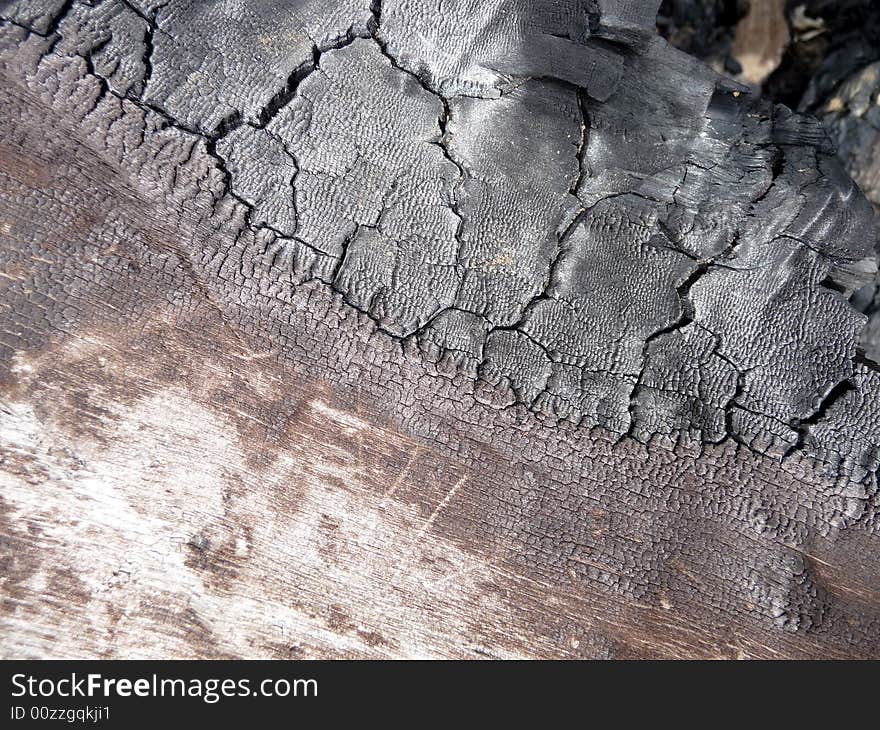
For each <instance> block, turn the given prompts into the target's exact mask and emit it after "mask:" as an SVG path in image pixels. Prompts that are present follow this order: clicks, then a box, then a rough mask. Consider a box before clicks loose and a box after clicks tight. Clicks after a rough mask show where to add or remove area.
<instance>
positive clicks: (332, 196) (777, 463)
mask: <svg viewBox="0 0 880 730" xmlns="http://www.w3.org/2000/svg"><path fill="white" fill-rule="evenodd" d="M658 6H659V0H653V1H650V0H646V1H644V2H636V1H632V0H582V1H578V0H571V1H570V2H563V3H559V2H551V1H550V0H546V1H545V2H544V1H539V2H534V1H531V2H529V1H526V0H493V1H492V2H485V1H484V0H483V1H478V0H458V1H457V2H453V1H452V0H447V1H446V2H441V3H436V2H427V1H420V0H416V1H414V0H409V1H406V0H385V1H384V2H381V3H379V2H369V1H368V0H300V1H297V2H275V3H259V2H246V1H243V2H239V3H232V2H224V3H204V2H186V1H184V0H170V1H168V0H164V1H162V2H160V1H158V0H157V1H155V2H153V1H150V0H126V1H123V0H103V1H102V2H79V1H74V2H69V1H68V2H58V1H53V0H40V1H33V2H26V1H21V2H11V3H10V2H5V3H3V4H2V6H0V8H2V10H0V17H2V19H3V20H2V26H0V76H2V82H0V89H2V104H0V125H2V129H3V130H4V132H3V135H2V137H0V189H2V191H3V195H2V197H0V287H2V297H0V325H2V326H0V485H2V486H0V488H2V492H0V506H2V510H0V519H2V526H0V536H2V538H0V546H2V548H0V549H2V560H3V566H4V568H3V580H2V584H0V596H2V612H0V622H2V623H0V626H2V629H0V631H2V637H3V641H2V644H0V645H2V647H3V649H2V651H3V654H4V656H8V657H32V656H34V657H44V656H53V657H67V656H77V657H95V656H102V657H169V656H174V657H305V656H308V657H313V656H319V657H340V656H345V657H412V656H429V657H481V656H493V657H618V658H619V657H731V658H733V657H739V658H742V657H793V658H794V657H868V656H875V657H876V656H878V654H880V591H878V586H880V491H878V483H877V479H878V467H880V398H878V394H880V368H878V365H877V363H876V362H875V361H874V360H873V359H872V357H871V356H870V354H869V353H868V352H866V351H865V350H864V348H863V346H862V345H861V344H860V337H861V336H862V330H863V329H864V327H865V324H866V316H865V314H864V313H863V312H861V311H859V309H858V308H857V307H856V306H854V303H853V301H851V299H852V297H853V295H854V293H856V292H858V291H860V290H863V287H864V286H865V285H867V284H869V283H870V281H872V279H873V277H874V276H875V275H876V270H877V263H876V261H877V240H876V229H875V228H874V226H873V210H872V208H871V205H870V203H869V202H868V201H867V200H866V199H865V198H864V196H863V195H862V193H861V192H860V191H859V189H858V188H857V187H856V186H855V184H854V183H853V182H852V180H851V179H850V178H849V177H848V176H847V174H846V173H845V172H844V171H843V169H842V167H841V165H840V162H839V161H838V158H837V157H836V156H835V154H834V152H835V149H834V144H833V143H832V140H831V139H830V137H829V135H828V133H827V132H826V131H825V129H824V128H823V127H822V126H821V125H820V124H819V123H818V122H817V121H816V120H815V119H813V118H811V117H806V116H800V115H798V114H796V113H793V112H791V111H789V110H788V109H787V108H785V107H781V106H775V105H774V104H773V103H772V102H771V101H768V100H765V99H761V98H758V97H757V96H756V95H755V94H754V93H753V92H752V91H751V90H750V89H749V88H748V87H745V86H742V85H740V84H738V83H737V82H735V81H733V80H732V79H730V78H728V77H726V76H724V75H722V74H719V73H718V72H716V71H714V70H712V69H711V68H709V67H708V66H706V65H704V64H703V63H701V62H700V61H698V60H696V59H694V58H692V57H690V56H688V55H687V54H685V53H683V52H681V51H679V50H677V49H675V48H673V47H671V46H670V45H669V44H668V43H667V42H666V41H665V40H663V39H662V38H660V37H659V36H657V35H656V31H655V20H656V13H657V9H658Z"/></svg>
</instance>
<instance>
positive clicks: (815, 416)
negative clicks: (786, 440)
mask: <svg viewBox="0 0 880 730" xmlns="http://www.w3.org/2000/svg"><path fill="white" fill-rule="evenodd" d="M854 390H856V387H855V385H853V382H852V380H850V379H849V378H844V379H843V380H841V381H840V382H839V383H838V384H837V385H835V386H834V387H833V388H832V389H831V390H829V391H828V393H827V394H826V395H825V397H824V398H823V399H822V401H821V402H820V403H819V407H818V408H817V409H816V410H815V411H814V412H813V413H812V414H811V415H810V416H807V417H806V418H801V419H795V420H794V421H792V423H791V424H790V426H791V428H792V429H794V430H795V431H796V432H797V434H798V437H797V440H796V441H795V443H794V444H792V445H791V446H790V447H789V448H788V450H787V451H786V452H785V454H784V458H787V457H788V456H790V455H791V454H793V453H794V452H796V451H802V450H803V449H804V448H805V446H806V443H807V438H808V437H809V434H810V426H815V425H816V424H817V423H818V422H819V421H821V420H822V419H823V418H825V417H826V416H827V415H828V411H829V410H831V408H832V407H833V406H834V404H835V403H837V402H838V401H839V400H840V399H841V398H843V397H845V396H846V395H847V394H848V393H851V392H852V391H854Z"/></svg>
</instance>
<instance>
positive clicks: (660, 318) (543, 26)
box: [13, 0, 876, 453]
mask: <svg viewBox="0 0 880 730" xmlns="http://www.w3.org/2000/svg"><path fill="white" fill-rule="evenodd" d="M279 7H280V6H279ZM223 8H225V9H221V7H220V6H200V5H191V4H187V3H180V2H173V1H172V2H170V3H165V4H154V5H140V4H136V3H123V2H118V1H117V0H107V1H106V2H103V3H96V4H94V6H92V5H90V4H85V3H73V4H72V5H70V6H69V7H67V8H66V9H63V8H62V9H58V10H57V12H56V13H55V14H54V15H52V14H48V15H47V14H45V13H44V15H45V16H46V17H47V18H48V20H46V19H45V18H44V16H43V15H39V13H37V12H36V10H34V11H33V12H32V11H29V10H27V9H26V8H24V6H22V7H21V8H20V9H19V11H17V14H16V15H15V16H13V20H14V22H15V23H16V24H17V25H27V23H30V24H32V25H34V29H35V30H37V31H38V32H39V30H38V28H37V27H36V26H37V25H39V27H40V28H44V31H43V33H44V35H46V36H47V42H49V41H51V44H50V51H51V52H52V53H54V54H63V55H67V56H71V57H72V56H75V55H77V54H78V55H81V56H83V57H85V58H86V59H87V64H88V68H89V71H90V73H93V74H95V75H97V76H98V77H100V78H101V79H102V80H103V83H104V84H106V88H107V90H108V91H109V92H110V93H112V94H114V95H115V96H117V97H120V98H130V99H133V100H135V102H136V103H139V104H143V108H144V110H145V114H147V115H149V114H151V113H153V112H155V113H158V114H159V115H160V117H161V118H162V119H163V120H164V122H165V123H167V124H169V125H171V126H172V127H173V128H174V129H177V130H180V132H181V133H183V134H184V135H191V136H192V137H194V138H196V139H198V140H201V142H202V143H203V144H204V146H205V150H206V152H207V153H208V154H209V155H211V156H212V157H213V159H214V161H215V163H216V165H218V166H219V172H220V175H221V177H222V179H223V181H224V183H223V187H224V189H225V191H226V192H228V193H231V194H232V195H234V197H235V200H237V201H239V202H240V203H241V204H243V205H244V206H245V207H246V217H245V220H244V225H245V226H247V227H250V228H252V229H253V230H254V231H260V229H263V230H262V231H261V233H260V236H259V241H260V243H259V244H258V245H259V246H260V249H261V251H262V255H263V256H264V257H265V258H266V260H267V261H268V267H269V268H268V271H269V272H276V273H272V276H273V277H277V276H279V274H278V273H277V272H285V271H286V272H288V273H287V274H284V275H283V276H282V278H280V279H277V281H273V283H272V286H273V287H276V286H283V285H284V284H283V282H284V281H286V282H287V285H288V286H298V285H300V284H301V283H302V282H304V281H308V280H311V279H318V280H319V281H322V282H325V283H326V284H329V285H330V286H332V287H333V288H334V289H335V290H337V291H338V292H340V293H341V294H342V295H343V297H344V299H345V301H347V302H348V303H349V304H350V305H352V306H353V307H355V308H356V309H358V310H359V311H361V312H364V313H366V314H367V315H369V316H370V318H372V319H373V320H374V321H375V322H377V323H378V325H379V326H380V327H381V328H382V329H383V330H384V331H386V332H387V333H389V334H391V335H392V336H394V337H397V338H404V339H406V338H410V337H415V339H416V341H417V342H418V343H419V344H420V345H421V347H422V349H423V351H424V354H425V355H426V356H427V357H428V358H430V359H432V360H437V361H440V360H442V361H444V362H445V363H446V365H447V369H449V368H451V370H450V372H452V371H454V370H455V369H456V368H461V369H462V370H463V371H465V372H469V373H471V374H472V375H476V377H477V378H478V381H479V382H478V386H477V390H478V394H479V397H480V398H481V399H484V400H486V402H490V403H492V404H495V405H497V406H498V407H508V406H511V405H515V404H523V405H527V406H529V407H531V408H533V409H535V410H536V411H538V412H539V413H542V414H544V415H547V416H550V417H551V418H556V419H568V420H572V421H574V422H576V423H584V424H587V425H601V426H604V427H606V428H608V429H610V430H612V431H614V432H616V433H618V434H627V435H630V436H634V437H636V438H639V439H641V440H645V441H647V440H650V439H651V437H652V436H653V435H656V434H665V435H673V436H674V435H675V434H676V433H690V434H693V435H698V437H699V438H701V439H704V440H706V441H722V440H724V439H725V438H733V439H735V440H737V441H740V442H743V443H746V444H748V445H751V446H752V447H754V448H756V449H759V450H766V449H771V448H773V449H778V450H780V451H786V452H790V451H791V450H793V449H801V448H807V449H812V450H813V452H815V453H819V451H818V450H817V449H816V448H814V445H813V440H812V439H811V438H810V437H809V434H810V431H811V429H812V427H813V426H815V425H816V424H814V423H813V419H814V418H815V416H816V414H817V413H818V412H825V410H827V409H826V408H825V406H826V405H827V403H826V401H827V399H828V398H829V397H830V396H831V395H832V394H835V393H837V389H839V388H841V387H843V386H844V385H846V384H852V383H853V382H854V381H853V377H854V373H855V370H854V363H855V361H856V359H857V357H863V355H861V354H860V353H859V352H858V351H857V347H856V345H857V343H858V338H859V336H860V332H861V330H862V329H863V328H864V325H865V317H864V316H863V315H862V314H860V313H859V312H857V311H856V310H854V309H853V308H852V307H851V306H850V304H849V303H848V302H847V301H846V297H848V296H849V295H851V294H852V292H853V291H854V290H856V289H857V288H859V287H861V286H863V285H865V284H866V283H867V282H869V281H870V280H871V279H872V277H873V276H874V274H875V272H876V264H875V241H874V238H873V236H872V234H871V233H869V227H868V225H867V221H869V220H870V216H871V211H870V208H869V206H868V204H867V203H866V202H865V200H864V198H863V197H862V196H861V195H860V194H859V193H858V191H857V190H856V189H855V188H854V187H853V186H852V183H851V182H850V181H849V180H848V179H847V178H846V176H845V175H843V174H842V172H841V171H840V170H839V169H838V167H837V166H836V163H835V162H834V161H833V158H832V157H831V156H830V154H831V152H832V149H833V148H832V145H831V144H830V142H829V140H828V138H827V137H826V136H825V134H824V133H823V132H822V130H821V128H819V127H818V126H816V125H815V123H812V122H810V121H809V120H807V119H803V118H800V117H797V116H796V115H792V114H791V113H789V112H788V111H787V110H785V109H784V108H780V109H777V110H774V108H773V107H772V105H770V104H768V103H766V102H761V101H759V100H755V99H752V98H751V97H750V96H749V94H748V93H746V90H745V89H744V88H742V87H739V86H738V85H736V84H734V83H732V82H731V81H729V80H727V79H725V78H723V77H722V76H719V75H717V74H715V73H713V72H711V71H709V70H708V69H706V68H705V67H703V66H701V65H700V64H699V63H697V62H696V61H693V60H691V59H689V58H688V57H686V56H685V55H683V54H681V53H679V52H677V51H675V50H673V49H671V48H670V47H669V46H667V45H666V44H665V43H664V42H662V41H661V40H659V39H656V38H652V37H651V28H652V26H653V22H654V11H655V10H656V8H655V7H654V4H652V3H626V2H613V1H612V0H608V1H607V2H584V3H571V4H570V5H562V6H559V5H557V4H555V3H518V2H514V1H512V0H495V2H494V3H489V4H475V3H472V2H467V1H462V2H449V3H442V4H440V5H437V4H434V3H428V2H406V3H404V2H385V3H374V4H372V6H370V7H367V6H365V5H364V4H363V3H361V4H355V3H336V4H332V3H330V4H328V3H318V2H309V3H294V4H292V7H290V8H287V9H286V11H285V12H283V13H282V10H283V9H276V10H272V11H268V10H264V11H261V12H260V13H256V14H255V13H252V12H248V11H247V10H246V8H248V6H247V4H232V5H224V6H223ZM287 11H289V12H287ZM28 13H30V14H28ZM25 16H26V17H27V18H29V20H27V23H25V22H24V21H21V20H16V18H19V19H20V18H25ZM465 18H466V19H467V22H464V20H463V19H465ZM196 28H198V29H199V38H198V39H197V38H195V37H194V36H193V33H194V29H196ZM285 28H289V30H284V29H285ZM451 28H455V29H456V33H454V34H453V33H451V32H450V29H451ZM279 29H280V30H279ZM270 30H271V32H270ZM278 37H284V38H287V39H291V42H289V43H286V44H285V45H284V46H283V47H282V46H280V45H279V44H278V43H277V42H276V41H274V40H273V41H272V42H268V41H267V39H276V38H278ZM233 39H234V40H233ZM450 39H451V40H450ZM447 41H449V42H447ZM227 46H229V48H230V50H229V52H228V53H227V52H226V51H224V50H222V49H225V48H226V47H227ZM223 64H228V65H229V66H230V67H231V68H234V69H235V73H234V74H232V76H230V75H229V74H227V73H225V72H224V71H223V68H224V66H223ZM529 77H530V78H529ZM160 123H161V122H160ZM196 130H202V131H201V132H198V131H196ZM190 152H192V150H191V151H190ZM229 253H231V252H228V253H227V254H225V255H224V260H226V259H227V258H228V256H229ZM221 266H222V265H221ZM239 275H240V274H239ZM264 275H265V274H264ZM456 327H458V328H460V331H456ZM859 383H860V385H859V387H863V388H867V389H871V388H874V387H875V384H874V383H873V381H871V380H870V379H868V380H865V379H863V380H860V381H859ZM866 396H867V394H866ZM823 448H824V447H823ZM823 453H824V452H823Z"/></svg>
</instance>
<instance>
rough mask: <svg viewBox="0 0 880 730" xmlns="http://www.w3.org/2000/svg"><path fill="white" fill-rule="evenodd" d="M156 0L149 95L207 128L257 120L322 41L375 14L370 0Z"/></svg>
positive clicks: (362, 29) (353, 29)
mask: <svg viewBox="0 0 880 730" xmlns="http://www.w3.org/2000/svg"><path fill="white" fill-rule="evenodd" d="M155 4H157V5H159V8H158V11H157V12H156V15H155V23H156V33H155V34H154V38H153V54H152V75H151V76H150V80H149V83H148V84H147V88H146V91H145V93H144V100H145V101H147V102H149V103H151V104H154V105H157V106H160V107H161V108H163V109H165V110H166V111H167V112H168V113H169V114H171V115H172V116H173V117H174V118H175V119H177V120H178V121H179V122H180V123H181V124H183V125H185V126H187V127H191V128H195V129H200V130H202V131H205V132H214V131H216V130H218V129H222V125H223V124H224V122H226V121H227V120H230V119H233V120H234V119H238V118H243V119H245V120H248V121H256V120H257V119H258V118H259V115H260V113H261V111H262V110H263V109H265V107H266V106H267V105H268V104H269V103H270V101H271V100H272V99H273V97H275V96H276V94H278V92H279V90H281V89H283V88H284V87H285V85H286V84H287V82H288V79H289V78H290V76H291V75H292V74H293V73H294V72H295V71H296V70H297V69H298V68H299V67H301V66H303V65H304V64H307V63H309V62H310V61H311V59H312V54H313V48H314V47H315V46H317V47H319V48H322V47H326V46H328V45H333V44H334V43H337V42H339V41H340V39H344V38H345V37H346V36H349V35H357V34H361V35H363V34H365V33H366V24H367V21H368V19H369V17H370V13H369V2H368V0H343V1H339V0H288V1H287V2H274V3H258V4H254V3H242V2H232V3H190V2H178V1H176V0H171V2H167V3H158V2H157V3H155Z"/></svg>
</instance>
